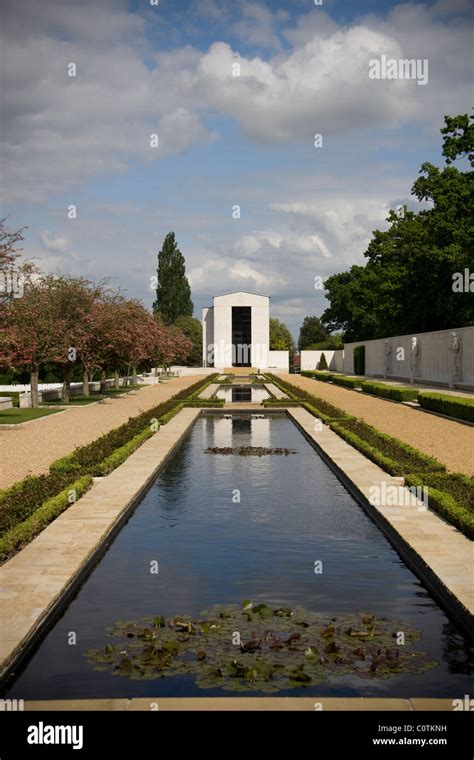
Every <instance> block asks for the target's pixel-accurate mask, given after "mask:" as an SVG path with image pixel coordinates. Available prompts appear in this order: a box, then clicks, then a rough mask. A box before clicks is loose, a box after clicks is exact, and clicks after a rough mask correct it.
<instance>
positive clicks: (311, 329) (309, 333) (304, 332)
mask: <svg viewBox="0 0 474 760" xmlns="http://www.w3.org/2000/svg"><path fill="white" fill-rule="evenodd" d="M327 335H328V332H327V330H326V328H325V327H324V325H322V324H321V320H320V319H319V317H305V318H304V320H303V324H302V325H301V327H300V335H299V339H298V350H299V351H305V350H306V349H307V348H308V347H309V346H311V345H312V344H313V343H319V342H320V341H322V340H325V339H326V338H327Z"/></svg>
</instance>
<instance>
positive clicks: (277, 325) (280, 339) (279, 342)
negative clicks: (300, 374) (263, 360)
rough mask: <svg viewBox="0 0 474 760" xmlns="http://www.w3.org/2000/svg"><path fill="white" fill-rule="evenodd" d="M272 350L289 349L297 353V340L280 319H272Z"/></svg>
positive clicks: (290, 351)
mask: <svg viewBox="0 0 474 760" xmlns="http://www.w3.org/2000/svg"><path fill="white" fill-rule="evenodd" d="M270 351H289V355H290V359H292V358H293V356H294V355H295V342H294V340H293V336H292V334H291V333H290V331H289V330H288V328H287V326H286V325H285V324H284V323H283V322H280V320H279V319H270Z"/></svg>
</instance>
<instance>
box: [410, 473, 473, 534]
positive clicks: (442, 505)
mask: <svg viewBox="0 0 474 760" xmlns="http://www.w3.org/2000/svg"><path fill="white" fill-rule="evenodd" d="M405 483H406V485H407V486H418V487H423V486H426V487H427V488H428V506H429V507H430V509H433V510H434V511H435V512H438V513H439V514H440V515H442V517H444V518H445V519H446V520H448V522H450V523H451V524H452V525H454V526H455V527H456V528H458V529H459V530H460V531H461V532H462V533H464V535H465V536H467V538H469V539H471V540H472V539H474V483H473V482H472V480H470V478H467V477H466V476H465V475H461V474H459V473H441V474H433V473H423V474H422V475H418V474H416V475H413V474H410V475H406V476H405Z"/></svg>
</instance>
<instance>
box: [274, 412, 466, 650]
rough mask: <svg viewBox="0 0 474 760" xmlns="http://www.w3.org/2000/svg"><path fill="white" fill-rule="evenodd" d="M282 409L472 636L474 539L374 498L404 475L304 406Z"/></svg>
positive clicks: (431, 516)
mask: <svg viewBox="0 0 474 760" xmlns="http://www.w3.org/2000/svg"><path fill="white" fill-rule="evenodd" d="M285 411H286V413H287V415H288V416H289V417H290V419H292V420H293V422H294V423H295V424H296V426H297V427H298V429H299V430H300V431H301V433H302V434H303V435H304V436H305V438H306V439H307V440H308V441H309V442H310V443H311V444H312V446H313V447H314V448H315V449H316V451H317V452H318V453H319V454H320V456H321V457H322V459H323V460H324V461H325V462H326V464H328V466H329V467H330V468H331V469H332V470H333V472H334V473H335V474H336V475H337V477H338V478H339V480H340V481H341V482H342V483H343V485H344V486H345V488H346V489H347V490H348V491H349V493H350V494H351V495H352V496H353V497H354V499H355V500H356V501H357V502H358V503H359V504H360V505H361V506H362V508H363V509H364V510H365V511H366V513H367V514H368V516H369V517H370V518H371V519H372V521H373V522H375V524H376V525H377V527H378V528H380V530H381V531H382V532H383V533H384V535H385V536H386V537H387V538H388V540H389V541H390V543H391V544H392V546H393V547H394V548H395V550H396V551H397V552H398V554H399V555H400V556H401V557H402V559H403V561H404V562H405V563H406V565H407V566H408V567H409V568H410V569H411V570H412V572H414V573H415V575H416V576H417V577H418V578H420V580H421V581H422V582H423V584H424V585H425V586H426V588H427V589H428V591H429V592H430V593H431V594H432V595H433V596H434V598H435V599H436V601H437V602H438V603H439V604H440V606H441V608H442V609H443V610H444V611H445V612H447V614H448V615H449V616H450V617H451V618H452V619H453V620H454V621H455V623H456V624H457V625H458V627H459V628H460V629H461V631H462V632H463V633H464V635H465V636H466V637H467V638H469V639H470V640H474V617H473V613H474V584H473V577H472V567H473V564H472V560H473V549H474V547H473V544H472V542H471V541H469V539H468V538H466V536H464V535H463V534H462V533H461V532H460V531H458V530H457V529H456V528H455V527H454V526H453V525H450V524H449V523H447V522H446V521H445V520H443V519H442V517H440V516H439V515H437V514H436V513H435V512H433V511H431V510H423V511H418V509H417V508H416V507H414V506H406V505H404V504H403V503H402V504H400V503H397V504H395V505H390V506H384V505H380V506H379V505H377V506H375V505H374V504H372V503H371V502H370V501H369V494H370V489H371V488H372V487H374V486H375V487H379V488H380V487H381V484H382V483H385V484H386V486H389V485H392V486H400V485H402V484H403V478H397V477H394V476H392V475H389V474H388V473H386V472H385V471H384V470H382V469H381V468H380V467H379V466H378V465H376V464H375V463H374V462H372V461H371V460H370V459H368V458H367V457H365V456H364V455H363V454H361V453H360V452H359V451H357V449H354V448H353V447H352V446H350V445H349V444H348V443H347V442H346V441H344V440H343V439H342V438H340V437H339V436H338V435H337V434H336V433H334V431H332V430H331V429H330V428H329V427H328V426H327V425H322V426H318V427H316V426H315V418H314V417H313V415H311V414H310V413H309V412H308V411H306V410H305V409H303V408H302V407H291V408H286V410H285ZM419 504H420V506H422V505H421V502H419ZM453 573H454V575H453Z"/></svg>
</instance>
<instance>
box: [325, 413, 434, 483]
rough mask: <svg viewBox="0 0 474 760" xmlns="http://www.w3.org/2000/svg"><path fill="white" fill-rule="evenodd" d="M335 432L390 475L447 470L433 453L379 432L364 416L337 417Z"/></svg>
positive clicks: (332, 426)
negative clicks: (356, 417) (344, 418)
mask: <svg viewBox="0 0 474 760" xmlns="http://www.w3.org/2000/svg"><path fill="white" fill-rule="evenodd" d="M330 427H331V429H332V430H334V432H335V433H337V434H338V435H340V436H341V438H344V440H346V441H347V442H348V443H350V444H351V446H354V448H356V449H358V450H359V451H361V452H362V453H363V454H365V456H367V457H368V458H369V459H371V460H372V461H373V462H375V463H376V464H378V465H379V466H380V467H382V469H384V470H386V471H387V472H389V473H390V474H391V475H405V474H406V473H414V472H444V471H445V469H446V468H445V466H444V465H443V464H441V462H438V460H437V459H435V458H434V457H430V456H428V455H427V454H423V453H422V452H421V451H417V450H416V449H414V448H413V447H412V446H409V445H408V444H407V443H403V441H399V440H397V438H392V437H391V436H389V435H386V434H385V433H380V432H379V431H378V430H376V429H375V428H373V427H372V426H371V425H367V423H366V422H363V421H362V420H354V419H351V420H338V421H335V422H331V423H330Z"/></svg>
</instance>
